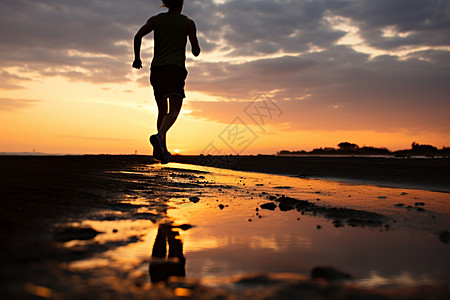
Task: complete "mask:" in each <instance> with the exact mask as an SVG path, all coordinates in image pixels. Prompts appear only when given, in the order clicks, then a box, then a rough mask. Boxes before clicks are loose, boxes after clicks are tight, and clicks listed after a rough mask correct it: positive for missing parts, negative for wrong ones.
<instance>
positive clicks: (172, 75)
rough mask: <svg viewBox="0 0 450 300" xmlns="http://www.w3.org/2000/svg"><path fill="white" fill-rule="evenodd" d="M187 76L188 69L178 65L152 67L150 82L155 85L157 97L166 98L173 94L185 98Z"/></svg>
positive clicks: (154, 91)
mask: <svg viewBox="0 0 450 300" xmlns="http://www.w3.org/2000/svg"><path fill="white" fill-rule="evenodd" d="M186 77H187V71H186V69H184V68H182V67H180V66H177V65H164V66H155V67H152V68H151V70H150V83H151V84H152V86H153V93H154V94H155V99H157V100H159V99H165V98H167V97H169V95H171V94H172V95H177V96H180V97H181V98H185V97H186V96H185V95H184V81H185V80H186Z"/></svg>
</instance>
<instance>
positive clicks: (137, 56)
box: [133, 16, 156, 69]
mask: <svg viewBox="0 0 450 300" xmlns="http://www.w3.org/2000/svg"><path fill="white" fill-rule="evenodd" d="M155 20H156V17H155V16H153V17H151V18H150V19H148V21H147V23H145V25H144V26H142V27H141V29H139V30H138V32H137V33H136V35H135V36H134V62H133V68H135V69H140V68H142V61H141V43H142V38H143V37H144V36H146V35H147V34H149V33H150V32H152V31H153V29H154V27H155Z"/></svg>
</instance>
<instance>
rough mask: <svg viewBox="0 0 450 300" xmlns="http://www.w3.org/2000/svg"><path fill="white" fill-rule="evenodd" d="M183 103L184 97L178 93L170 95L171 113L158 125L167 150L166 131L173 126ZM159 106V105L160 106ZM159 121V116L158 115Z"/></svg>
mask: <svg viewBox="0 0 450 300" xmlns="http://www.w3.org/2000/svg"><path fill="white" fill-rule="evenodd" d="M182 104H183V98H181V97H180V96H177V95H170V96H169V113H168V114H167V115H166V116H164V118H163V119H162V123H161V127H158V132H159V134H161V136H162V139H163V145H164V147H165V150H166V149H167V144H166V133H167V131H168V130H169V129H170V127H172V125H173V123H175V121H176V120H177V117H178V115H179V113H180V110H181V105H182ZM158 107H159V106H158ZM158 121H159V117H158Z"/></svg>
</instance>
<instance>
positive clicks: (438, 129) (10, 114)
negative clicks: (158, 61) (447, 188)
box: [0, 0, 450, 154]
mask: <svg viewBox="0 0 450 300" xmlns="http://www.w3.org/2000/svg"><path fill="white" fill-rule="evenodd" d="M160 6H161V2H160V1H157V0H154V1H152V0H132V1H130V0H89V1H87V0H86V1H84V0H64V1H60V0H40V1H27V0H2V1H1V3H0V65H1V71H0V93H1V94H0V120H1V121H0V122H1V126H0V152H32V151H33V150H35V151H37V152H44V153H67V154H97V153H109V154H119V153H120V154H132V153H135V151H137V153H139V154H151V148H150V144H149V143H148V137H149V135H150V134H152V133H154V132H155V130H156V125H155V123H156V104H155V102H154V99H153V90H152V88H151V86H150V85H149V82H148V76H149V66H150V62H151V59H152V55H153V34H150V35H148V36H146V37H145V38H144V42H143V48H142V59H143V62H144V68H143V69H141V70H135V69H133V68H132V67H131V63H132V61H133V49H132V40H133V37H134V34H135V33H136V31H137V30H138V29H139V28H140V26H142V25H143V24H144V23H145V22H146V21H147V19H148V18H149V17H150V16H152V15H154V14H157V13H159V12H163V11H165V9H163V8H160ZM183 13H184V14H186V15H188V16H189V17H191V18H192V19H193V20H194V21H195V22H196V25H197V30H198V37H199V41H200V46H201V48H202V53H201V54H200V56H199V57H198V58H195V57H194V56H193V55H192V54H191V53H190V46H189V45H188V47H187V51H188V52H187V69H188V71H189V75H188V79H187V82H186V96H187V98H186V100H185V102H184V105H183V109H182V112H181V115H180V117H179V119H178V120H177V122H176V123H175V125H174V127H173V128H172V129H171V130H170V131H169V135H168V143H169V149H170V150H174V149H179V150H180V153H182V154H199V153H203V154H208V153H211V154H219V153H220V154H258V153H264V154H275V153H276V152H277V151H280V150H301V149H304V150H312V149H313V148H317V147H327V146H331V147H336V145H337V144H338V143H340V142H343V141H348V142H352V143H356V144H358V145H359V146H364V145H366V146H376V147H382V146H383V147H387V148H389V149H391V150H398V149H407V148H410V145H411V143H412V142H413V141H415V142H418V143H421V144H432V145H434V146H437V147H439V148H440V147H442V146H450V136H449V129H450V118H449V114H450V84H449V82H450V2H449V1H439V0H421V1H412V0H389V1H387V0H383V1H381V0H380V1H373V0H342V1H334V0H328V1H326V0H315V1H311V0H310V1H304V0H297V1H288V0H280V1H269V0H257V1H254V0H246V1H242V0H228V1H227V0H220V1H219V0H202V1H199V0H197V1H191V0H186V1H185V5H184V10H183Z"/></svg>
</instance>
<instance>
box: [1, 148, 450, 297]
mask: <svg viewBox="0 0 450 300" xmlns="http://www.w3.org/2000/svg"><path fill="white" fill-rule="evenodd" d="M178 158H180V157H178ZM249 161H250V163H255V162H254V161H253V162H252V159H250V160H249ZM263 161H264V160H263ZM329 163H330V162H329V161H328V160H326V161H325V165H329ZM259 165H261V161H259ZM344 165H347V163H345V164H344ZM319 166H320V164H319ZM310 168H312V166H310ZM429 168H430V169H433V168H437V169H435V173H439V172H441V175H442V172H445V170H442V168H441V167H439V166H437V167H433V166H432V167H429ZM365 170H367V167H365ZM447 170H448V169H447ZM252 171H258V170H252ZM259 171H262V170H259ZM297 171H298V169H297ZM214 172H218V173H214ZM323 172H324V171H322V173H320V174H322V175H327V174H325V173H323ZM346 172H347V173H346V175H347V177H348V174H349V172H350V171H349V170H347V171H346ZM277 173H283V172H277ZM350 173H351V172H350ZM409 174H413V176H411V178H415V177H414V176H417V175H414V172H405V173H404V174H403V175H402V178H403V180H404V178H407V177H408V176H409ZM297 175H301V174H297ZM324 177H328V176H324ZM341 177H346V176H341ZM441 177H442V176H441ZM383 178H384V179H386V178H387V177H386V176H383ZM372 179H373V178H372ZM291 180H292V181H291ZM294 180H295V178H291V179H283V177H276V178H275V177H270V175H260V176H258V175H257V174H256V175H255V174H252V175H247V174H245V173H242V174H241V173H229V174H228V173H224V174H221V173H220V171H217V170H205V169H202V168H201V167H200V168H194V167H193V166H186V165H176V164H170V165H168V166H166V167H161V166H160V165H159V164H155V161H154V160H153V159H152V158H151V157H148V156H68V157H0V182H1V183H0V198H1V201H2V209H1V210H0V220H1V225H2V230H1V238H2V241H3V242H4V243H3V245H4V246H3V247H1V249H2V250H1V257H2V271H1V278H2V283H1V285H2V296H4V297H2V298H5V299H25V298H33V297H37V298H38V297H41V298H51V299H91V298H92V295H96V297H99V298H102V297H103V298H114V299H122V298H134V299H141V298H142V299H148V298H149V297H150V298H153V297H154V298H159V299H179V298H180V297H182V298H183V297H184V298H191V299H215V298H217V297H221V298H222V299H244V298H245V299H248V298H249V297H250V298H252V299H292V298H295V297H300V296H305V297H306V299H317V298H321V299H336V297H337V295H338V296H339V297H340V298H341V299H349V298H352V299H374V298H373V297H376V298H375V299H418V298H419V299H431V298H432V297H431V296H433V297H434V298H432V299H447V298H448V297H449V295H450V288H449V285H448V284H447V283H448V278H449V275H448V273H445V271H442V272H443V273H436V274H438V275H436V276H437V277H439V276H441V277H442V278H441V280H443V281H441V282H436V281H433V280H436V278H434V279H432V278H431V277H430V278H426V280H424V279H423V278H422V279H420V278H416V279H414V280H413V281H412V284H411V283H410V284H408V285H404V284H399V283H401V282H403V283H404V282H405V278H404V277H401V276H400V277H398V276H397V277H395V278H396V279H395V280H397V284H394V283H395V282H394V280H392V278H394V277H392V278H389V277H387V279H386V278H384V279H383V280H385V281H384V283H382V284H380V277H370V280H369V281H370V284H368V283H367V282H368V281H367V278H369V277H367V275H364V274H365V272H366V271H365V270H366V269H365V268H359V267H358V265H360V264H370V261H365V260H364V259H363V258H361V253H365V252H366V253H370V252H371V251H374V250H375V251H378V250H377V247H379V246H376V245H375V244H374V245H372V246H371V247H372V248H374V249H370V248H366V249H364V248H361V247H360V245H359V246H358V247H357V248H358V249H359V250H356V248H354V249H353V250H351V249H346V248H347V247H348V246H349V245H351V243H352V242H351V241H352V240H353V241H354V240H358V239H360V238H361V237H362V236H370V237H372V238H373V239H374V240H377V241H380V242H381V243H383V241H385V243H386V245H388V244H387V243H388V242H387V238H389V239H391V242H389V244H390V245H392V247H393V248H392V250H391V251H395V250H394V249H395V248H396V247H397V246H395V247H394V246H393V245H396V244H395V242H398V240H402V239H404V240H405V243H406V244H399V245H400V246H402V247H404V246H405V245H407V242H406V241H407V240H416V243H418V244H414V243H413V244H411V245H412V247H417V245H421V244H424V246H426V247H423V249H421V250H422V251H424V252H425V253H428V254H431V253H434V254H433V255H432V256H435V257H436V258H437V261H438V262H439V259H442V260H443V261H442V269H443V270H445V269H448V268H447V267H446V266H445V264H446V263H447V261H446V258H445V256H443V255H442V253H446V251H448V231H446V230H448V222H447V221H448V216H449V213H450V212H449V209H450V208H449V204H448V201H446V200H448V199H447V195H446V194H442V193H432V192H426V191H421V190H408V189H405V190H395V189H394V190H391V189H378V188H373V189H371V188H367V187H365V188H364V191H363V195H361V196H358V193H361V189H360V188H359V186H357V185H348V186H347V185H344V189H342V187H341V185H340V184H338V183H334V184H331V185H330V184H329V183H326V182H322V181H308V180H306V179H305V180H302V181H300V182H301V184H300V186H295V185H296V184H298V183H296V182H295V181H294ZM298 180H300V179H298ZM412 180H413V181H414V180H415V179H412ZM416 180H417V178H416ZM410 182H411V181H410V180H408V181H407V183H410ZM416 183H418V184H420V182H416ZM438 186H440V187H442V186H445V179H443V180H442V179H441V181H439V183H438ZM447 188H448V185H447ZM433 189H434V188H431V190H433ZM349 193H351V194H352V197H349V195H348V194H349ZM243 200H245V201H243ZM374 200H375V201H376V202H377V204H376V205H375V204H373V202H375V201H374ZM371 203H372V204H371ZM380 203H381V204H380ZM422 203H423V204H422ZM270 204H272V205H270ZM396 204H398V206H395V205H396ZM272 209H273V210H272ZM205 215H206V216H205ZM286 222H288V223H286ZM161 224H162V225H161ZM164 224H169V225H164ZM170 224H171V225H170ZM173 225H177V226H175V227H173ZM161 226H163V227H161ZM164 226H166V227H164ZM167 226H168V227H167ZM286 230H287V231H286ZM282 232H284V233H283V234H281V233H282ZM445 232H447V235H445ZM286 234H289V235H286ZM336 235H338V236H340V237H339V239H338V240H342V239H344V240H345V239H347V240H348V243H347V244H346V243H343V244H342V245H341V246H338V245H337V244H336V245H335V247H336V249H337V250H336V253H335V254H333V256H337V258H336V259H335V260H333V259H331V260H329V264H333V265H329V264H327V265H326V268H323V269H320V268H319V269H314V267H317V266H319V267H320V265H319V264H318V263H317V262H321V261H322V262H324V263H325V261H323V255H321V254H320V253H319V252H323V251H325V250H326V249H329V248H330V246H331V245H333V243H335V242H336V241H337V240H336V241H335V240H334V238H333V236H336ZM353 235H354V236H355V238H351V237H352V236H353ZM158 236H161V237H165V239H166V240H167V241H168V243H169V253H168V255H169V258H168V259H164V258H160V256H161V257H162V255H161V251H159V252H158V251H156V250H155V247H156V245H157V242H156V240H157V239H158ZM287 236H291V237H296V236H299V237H302V239H298V240H297V239H294V240H293V241H294V242H295V243H294V244H292V243H291V242H290V243H291V246H290V247H291V248H284V246H282V245H285V244H286V241H288V240H289V241H290V240H291V238H289V239H288V240H283V239H284V238H286V237H287ZM244 237H245V238H244ZM240 238H241V239H242V243H241V242H239V240H240ZM280 238H281V240H280ZM231 240H235V242H233V243H231V244H230V243H228V242H227V243H226V244H223V241H231ZM236 240H237V242H236ZM170 241H171V242H170ZM177 241H178V242H177ZM249 241H251V242H249ZM274 241H277V242H275V243H274ZM326 241H329V243H331V244H329V245H328V246H326V245H327V242H326ZM180 242H181V245H180ZM170 243H171V244H172V246H170V245H171V244H170ZM310 243H312V244H310ZM174 245H175V246H174ZM176 245H178V246H176ZM226 245H227V246H226ZM233 245H234V246H233ZM346 245H348V246H346ZM183 246H184V247H183ZM380 246H381V245H380ZM171 247H172V248H173V249H178V250H172V256H170V252H171V250H170V248H171ZM177 247H178V248H177ZM180 247H181V248H180ZM233 247H234V248H233ZM242 247H244V248H242ZM296 247H297V248H296ZM311 247H313V248H311ZM331 247H333V246H331ZM341 247H342V248H341ZM383 248H386V247H380V248H379V249H380V250H381V249H383ZM388 248H389V247H388ZM152 249H153V250H152ZM220 249H223V251H219V250H220ZM344 249H346V250H344ZM386 249H387V248H386ZM280 251H281V252H280ZM289 251H291V252H289ZM298 251H303V252H302V253H304V255H309V256H308V257H310V258H311V260H313V261H315V260H317V262H314V263H312V262H311V263H310V264H307V263H305V262H303V260H302V259H300V260H299V265H298V266H294V264H292V263H290V261H289V260H290V259H295V258H294V257H290V256H288V253H299V252H298ZM357 251H361V253H359V254H358V252H357ZM325 252H326V251H325ZM157 253H159V254H157ZM180 253H181V254H180ZM277 253H278V254H277ZM280 253H283V254H280ZM243 254H245V255H243ZM337 254H339V255H337ZM344 254H345V255H344ZM347 254H349V255H347ZM267 255H270V256H269V257H272V259H269V261H270V260H272V261H273V262H274V263H275V262H276V264H272V265H271V264H268V261H267V260H268V259H267ZM284 255H285V256H284ZM289 255H290V254H289ZM151 256H153V258H152V259H150V257H151ZM228 256H229V257H228ZM338 256H339V257H341V256H342V257H341V258H339V257H338ZM171 257H172V258H171ZM358 257H359V258H358ZM420 257H421V256H414V255H413V256H411V260H409V258H408V260H405V265H404V266H408V264H410V262H411V261H416V263H417V269H418V270H419V271H417V272H419V273H417V274H420V272H423V271H420V270H422V269H421V268H425V269H429V267H427V265H428V266H434V265H433V264H436V265H439V264H438V263H436V260H435V261H433V262H432V261H428V260H427V259H421V258H420ZM185 258H186V259H185ZM359 259H362V260H361V262H358V260H359ZM380 259H381V260H380ZM380 259H378V260H375V261H374V262H373V264H375V265H376V264H377V263H376V262H377V261H380V262H384V264H386V261H384V260H382V258H380ZM393 259H394V260H395V263H400V264H401V263H402V262H401V260H402V258H401V257H400V256H395V257H393ZM252 260H253V261H252ZM369 260H370V259H369ZM420 260H422V261H420ZM149 261H150V262H153V266H154V267H153V268H154V270H155V265H156V266H158V263H159V262H162V263H163V266H166V267H164V268H163V269H165V270H175V271H174V272H175V274H178V275H179V274H182V273H183V272H185V273H186V274H185V276H184V277H183V278H182V279H180V280H178V281H171V282H168V283H166V284H165V285H164V284H155V283H153V284H151V280H150V278H149V276H151V275H149V269H148V268H149ZM399 261H400V262H399ZM206 262H208V263H206ZM262 262H264V263H263V264H262ZM338 262H340V263H338ZM393 262H394V261H393ZM225 263H228V265H226V264H225ZM233 263H235V264H236V265H235V266H234V267H233V266H232V264H233ZM395 263H393V265H395ZM246 264H248V266H247V267H246V268H245V269H242V270H247V271H245V272H244V273H242V272H238V273H236V272H235V269H239V268H240V267H242V266H244V265H246ZM151 265H152V264H151V263H150V267H151ZM208 265H209V266H210V267H208V268H209V269H208V268H206V266H208ZM261 265H263V266H264V267H261ZM167 266H169V267H167ZM291 267H292V268H291ZM294 267H295V268H294ZM205 268H206V269H205ZM289 268H291V269H289ZM382 269H383V268H381V269H379V272H384V271H383V270H382ZM413 269H416V267H414V268H412V267H411V272H415V271H413ZM156 270H158V269H157V268H156ZM314 270H315V271H314ZM368 270H369V269H368ZM396 271H398V270H396ZM180 272H181V273H180ZM386 272H388V271H386ZM151 273H152V272H151V270H150V274H151ZM285 273H288V274H285ZM388 273H389V272H388ZM388 273H386V274H388ZM158 274H161V273H160V272H158ZM330 274H331V275H330ZM346 274H349V275H351V276H352V277H357V278H355V280H356V279H358V278H359V281H358V280H356V281H355V280H353V281H350V283H349V284H347V283H345V284H344V283H343V284H341V283H336V282H341V279H342V280H344V281H345V280H346V279H345V278H346V276H347V275H346ZM395 274H397V273H395ZM411 274H414V273H411ZM413 277H414V276H413ZM408 278H409V279H407V280H409V281H411V280H412V278H410V277H408ZM336 279H337V281H336ZM363 279H364V280H366V281H364V280H363ZM430 280H431V281H430ZM374 282H378V283H377V284H375V285H374ZM417 297H418V298H417Z"/></svg>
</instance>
